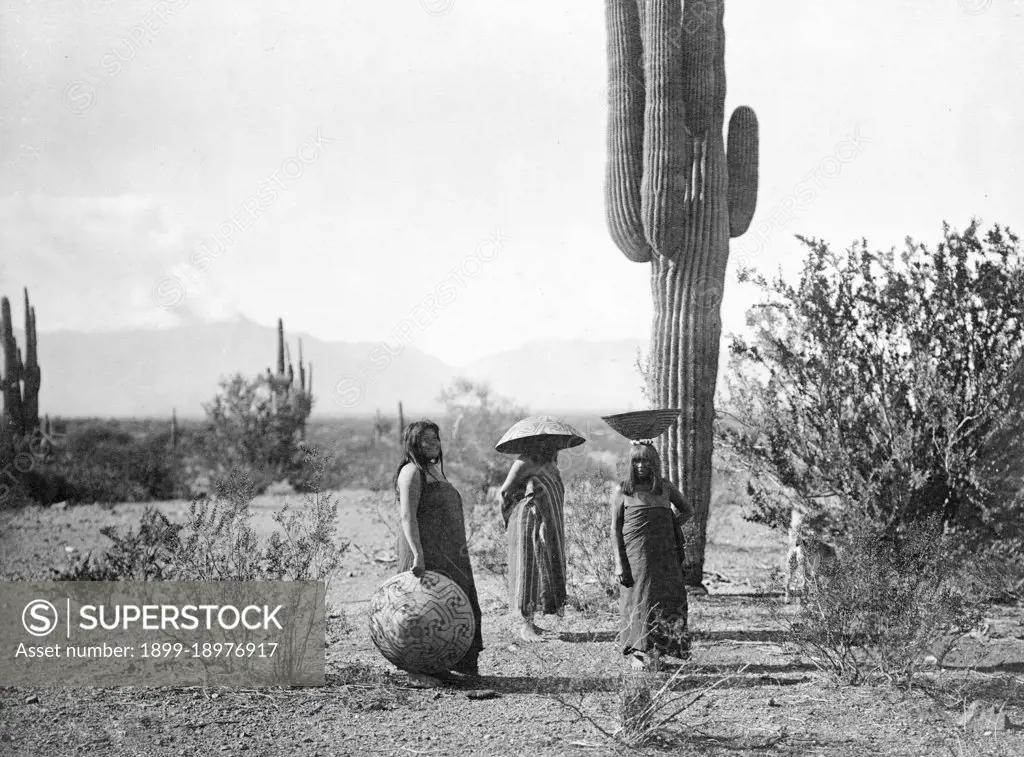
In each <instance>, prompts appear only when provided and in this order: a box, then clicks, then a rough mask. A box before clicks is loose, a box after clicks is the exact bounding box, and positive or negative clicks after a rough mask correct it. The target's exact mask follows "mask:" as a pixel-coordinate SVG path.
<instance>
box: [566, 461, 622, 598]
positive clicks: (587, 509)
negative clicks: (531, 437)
mask: <svg viewBox="0 0 1024 757" xmlns="http://www.w3.org/2000/svg"><path fill="white" fill-rule="evenodd" d="M613 488H614V483H613V482H610V481H608V480H606V479H605V478H604V477H603V476H602V475H600V474H591V475H590V476H589V477H587V476H576V477H575V478H573V479H572V480H571V481H570V482H569V484H568V485H567V486H566V488H565V543H566V552H567V555H566V556H567V559H568V563H569V565H568V575H567V576H566V583H567V588H568V590H569V595H570V599H571V601H572V603H573V604H574V606H575V607H576V609H578V610H585V609H590V608H595V607H602V608H604V607H607V606H608V602H609V600H610V599H613V598H614V597H617V596H618V582H617V581H616V580H615V558H614V555H613V552H612V548H611V518H610V516H609V512H610V511H609V503H610V502H611V493H612V489H613Z"/></svg>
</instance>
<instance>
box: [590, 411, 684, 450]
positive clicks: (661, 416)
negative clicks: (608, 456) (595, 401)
mask: <svg viewBox="0 0 1024 757" xmlns="http://www.w3.org/2000/svg"><path fill="white" fill-rule="evenodd" d="M681 412H682V410H678V409H677V410H669V409H665V410H634V411H633V412H631V413H618V414H616V415H602V416H601V420H603V421H604V422H605V423H607V424H608V425H609V426H611V427H612V428H613V429H615V431H617V432H618V433H620V434H621V435H622V436H624V437H626V438H627V439H629V440H630V441H632V442H638V441H641V440H644V441H650V440H652V439H654V438H655V437H657V436H661V435H662V434H664V433H665V432H666V431H668V429H669V427H670V426H671V425H672V424H673V423H675V422H676V418H678V417H679V414H680V413H681Z"/></svg>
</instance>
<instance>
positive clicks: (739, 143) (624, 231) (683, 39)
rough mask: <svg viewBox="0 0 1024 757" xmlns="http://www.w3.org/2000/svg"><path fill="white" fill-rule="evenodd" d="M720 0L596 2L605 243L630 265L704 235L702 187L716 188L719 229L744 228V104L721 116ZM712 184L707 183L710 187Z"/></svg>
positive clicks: (753, 138)
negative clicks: (600, 10)
mask: <svg viewBox="0 0 1024 757" xmlns="http://www.w3.org/2000/svg"><path fill="white" fill-rule="evenodd" d="M724 13H725V6H724V1H723V0H702V1H700V2H697V1H696V0H690V1H688V2H685V3H682V2H681V1H680V0H646V2H644V1H639V2H638V0H606V6H605V19H606V25H607V33H608V76H609V85H608V87H609V88H608V93H609V96H608V160H607V165H606V176H605V209H606V216H607V221H608V227H609V231H610V234H611V237H612V240H613V241H614V242H615V244H616V245H617V246H618V247H619V249H620V250H621V251H622V252H623V254H624V255H625V256H626V257H627V258H628V259H629V260H632V261H634V262H641V263H642V262H649V261H650V260H651V259H652V255H654V256H658V257H661V258H665V259H669V260H671V259H674V258H675V257H677V256H678V255H680V254H688V253H689V252H690V251H692V250H693V249H694V248H695V247H699V246H700V245H701V243H702V239H706V237H707V230H706V229H705V228H704V221H705V218H704V213H703V212H702V211H703V209H704V208H705V206H706V205H707V204H708V203H713V200H712V199H711V198H710V197H708V195H709V193H715V192H717V191H718V188H719V186H721V187H722V188H724V189H725V198H724V199H725V200H726V202H727V214H728V217H729V220H728V223H729V233H730V235H731V236H734V237H735V236H739V235H740V234H742V233H744V232H745V231H746V229H747V228H748V227H749V225H750V222H751V220H752V218H753V214H754V208H755V201H756V196H757V160H758V133H757V117H756V116H755V114H754V111H753V110H751V109H750V108H748V107H746V106H741V107H739V108H737V109H736V111H735V112H734V113H733V116H732V118H731V119H730V122H729V142H728V157H727V166H722V165H721V164H720V163H719V159H720V156H722V155H723V154H724V153H725V150H724V148H723V146H722V142H721V139H722V135H721V131H722V127H723V122H724V114H725V91H726V86H725V84H726V82H725V27H724ZM713 184H714V185H715V186H712V185H713Z"/></svg>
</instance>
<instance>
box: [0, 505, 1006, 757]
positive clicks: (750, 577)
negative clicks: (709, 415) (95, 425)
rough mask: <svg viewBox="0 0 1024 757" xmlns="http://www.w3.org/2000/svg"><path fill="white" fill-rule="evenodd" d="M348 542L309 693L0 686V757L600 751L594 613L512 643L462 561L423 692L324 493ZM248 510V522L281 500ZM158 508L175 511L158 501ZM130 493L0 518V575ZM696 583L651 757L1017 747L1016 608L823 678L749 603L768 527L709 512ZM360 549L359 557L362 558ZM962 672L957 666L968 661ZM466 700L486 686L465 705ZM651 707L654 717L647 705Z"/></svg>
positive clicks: (373, 523)
mask: <svg viewBox="0 0 1024 757" xmlns="http://www.w3.org/2000/svg"><path fill="white" fill-rule="evenodd" d="M337 496H338V498H339V503H340V513H339V526H340V532H341V534H342V535H344V536H345V537H346V538H348V539H351V540H352V541H353V543H354V544H355V545H356V547H354V548H352V549H350V550H349V552H348V553H347V556H346V562H345V566H344V569H343V571H342V573H341V576H340V578H339V579H338V580H337V581H336V582H335V583H334V584H333V585H332V587H331V590H330V592H329V597H328V602H329V605H328V606H329V612H330V614H331V616H332V617H330V619H329V621H328V638H327V649H326V661H327V671H328V680H327V686H325V687H322V688H315V689H294V690H280V689H277V690H260V691H256V690H250V691H238V690H225V689H220V690H212V689H201V688H183V689H141V688H140V689H133V688H119V689H100V688H88V689H82V688H77V689H38V690H31V689H25V688H19V689H13V688H6V689H0V754H11V755H63V754H85V753H95V754H104V755H106V754H109V755H116V756H118V757H120V756H121V755H139V754H145V755H152V756H155V755H191V754H240V755H242V754H244V755H357V754H394V755H416V754H435V755H462V754H544V755H547V754H551V755H554V754H590V755H593V754H612V753H616V751H617V750H621V749H622V747H620V746H619V745H617V743H616V742H615V741H614V740H611V739H609V738H607V737H606V736H605V735H604V734H603V733H602V729H603V730H604V731H611V730H614V729H615V728H616V726H617V720H616V717H615V715H616V708H617V707H618V704H619V701H620V692H621V690H622V685H623V681H624V680H625V677H626V676H627V674H626V672H625V671H624V668H623V662H622V659H621V655H620V654H619V652H618V649H617V646H616V644H615V641H614V637H615V632H616V616H615V614H614V613H613V612H612V611H611V607H609V608H608V609H606V610H605V609H601V608H598V609H597V610H596V611H590V612H587V613H580V612H576V611H573V610H569V611H567V612H566V614H565V616H564V617H562V618H551V619H550V620H549V621H548V622H546V623H544V624H543V625H544V626H545V627H546V628H547V629H548V631H549V633H548V634H547V636H546V638H547V641H546V642H545V643H542V644H534V645H525V644H522V643H517V642H516V639H515V637H514V636H513V635H512V633H511V625H510V623H509V619H508V617H507V615H506V613H507V603H506V599H505V585H504V581H503V579H502V577H501V576H497V575H494V574H491V573H488V572H487V571H485V570H484V569H483V568H482V567H479V566H475V571H476V576H477V583H478V591H479V594H480V598H481V604H482V607H483V613H484V618H483V631H484V643H485V647H486V648H485V651H484V652H483V654H482V656H481V661H480V667H481V674H482V676H483V677H482V679H481V680H480V681H478V682H476V683H474V684H472V685H466V684H462V685H457V684H452V685H449V686H446V687H445V688H442V689H436V690H423V689H417V688H414V687H412V686H410V685H409V681H408V679H407V677H406V676H405V675H404V674H402V673H401V672H399V671H396V670H395V669H394V667H393V666H391V665H390V664H389V663H388V662H387V661H386V660H384V659H383V658H382V657H381V655H380V654H379V653H378V652H377V650H376V649H375V648H374V647H373V645H372V643H371V642H370V639H369V634H368V632H367V626H366V611H367V607H368V602H369V597H370V595H371V594H372V592H373V591H374V590H375V589H376V588H377V586H379V585H380V584H381V583H382V582H383V581H384V580H386V578H387V577H388V576H390V575H391V574H392V572H393V570H392V567H391V565H390V564H388V563H385V562H380V561H379V559H382V558H384V557H386V556H387V553H389V552H390V551H391V550H392V547H393V544H394V541H393V536H392V534H391V532H390V531H389V529H388V526H387V525H386V523H385V521H387V520H388V516H387V515H385V517H384V518H383V519H382V518H381V517H380V515H381V511H380V510H378V507H377V503H378V502H380V498H379V497H378V496H377V495H375V494H373V493H371V492H363V491H343V492H338V493H337ZM287 499H290V500H291V501H292V502H293V503H294V504H295V505H298V504H299V503H301V501H302V500H301V498H300V497H296V496H292V497H290V498H287V497H283V496H265V497H260V498H258V499H257V500H256V501H255V502H254V508H253V509H254V521H253V523H254V525H255V527H256V528H257V530H258V531H262V532H266V531H267V530H268V529H269V528H271V527H272V526H273V523H272V520H271V515H272V514H273V512H275V511H276V510H277V509H278V508H280V506H281V505H282V503H283V502H284V501H286V500H287ZM160 509H161V510H162V511H163V512H164V513H165V514H166V515H167V516H168V517H170V518H171V519H172V520H173V519H180V518H182V517H183V516H184V514H185V511H186V509H187V503H184V502H170V503H161V504H160ZM142 510H143V506H142V505H118V506H116V507H112V508H106V507H101V506H79V507H75V508H71V509H60V508H29V509H25V510H22V511H20V512H14V513H12V512H5V513H2V514H0V529H2V530H0V572H2V576H3V578H5V579H6V580H26V579H29V578H33V577H39V571H40V569H41V568H42V567H43V566H47V565H60V564H61V563H62V562H63V561H64V560H65V559H66V554H67V552H68V550H69V549H73V550H88V549H90V548H95V547H97V546H101V545H103V544H104V543H105V541H106V540H105V538H104V537H102V536H101V535H100V534H99V529H100V528H101V527H102V526H104V525H108V524H120V525H123V526H125V527H127V526H130V525H134V524H135V523H137V520H138V517H139V515H140V514H141V512H142ZM709 537H710V541H711V543H710V545H709V550H708V558H707V565H706V571H707V584H708V587H709V589H710V592H711V593H710V595H709V596H706V597H699V596H694V597H691V601H690V626H691V629H693V631H694V632H695V634H696V641H695V645H694V651H693V657H692V659H691V661H690V662H689V663H687V664H686V665H685V667H683V668H682V670H678V666H675V667H673V665H672V664H669V665H668V666H667V668H666V669H665V670H664V671H662V672H660V673H652V674H649V681H650V682H652V683H654V684H655V685H656V687H657V686H658V685H660V684H661V683H663V682H664V681H666V680H668V678H669V677H670V676H672V675H673V674H677V684H678V685H677V686H676V687H675V690H674V691H673V692H669V697H668V698H670V699H672V700H673V702H674V705H673V708H678V707H680V706H682V705H683V704H686V703H688V702H690V700H691V699H694V698H695V695H696V692H698V691H699V690H700V689H701V688H702V687H706V686H708V685H710V684H711V683H717V685H716V687H715V688H714V689H712V690H710V691H708V692H706V693H704V694H703V695H702V696H700V697H696V700H695V701H694V702H693V703H692V704H690V705H689V706H687V707H685V708H683V709H682V711H681V712H680V713H679V715H678V716H677V717H675V718H673V719H672V720H671V722H670V723H669V724H668V726H667V727H666V728H665V729H664V730H663V738H662V739H661V740H660V741H655V742H653V743H652V744H650V745H648V746H646V747H643V748H641V749H638V750H637V751H639V752H641V753H655V752H659V751H663V750H665V749H668V748H671V749H673V750H678V751H679V752H680V753H699V754H766V755H810V754H821V755H858V756H859V755H864V754H893V755H938V754H953V755H982V754H985V755H988V754H992V755H1002V754H1005V755H1020V754H1024V730H1022V725H1024V624H1022V613H1021V608H1019V607H1017V608H1007V607H1001V608H997V610H996V612H994V613H993V616H992V618H990V622H989V628H988V633H987V635H986V636H984V637H982V638H979V639H973V638H965V639H964V640H963V641H962V643H961V645H960V648H959V650H958V651H957V653H956V654H955V655H954V656H953V657H952V658H951V662H952V663H953V665H952V666H951V667H949V668H948V669H945V670H942V671H938V672H937V673H936V674H935V675H932V676H929V678H928V681H927V682H928V684H929V685H928V686H926V687H924V688H923V689H921V690H914V691H911V692H906V691H900V690H895V689H893V688H890V687H877V686H859V687H835V686H833V685H831V684H829V683H828V682H827V680H826V679H825V677H824V676H823V675H821V674H820V673H819V672H818V671H817V670H816V669H815V668H814V666H813V665H811V664H810V663H809V662H808V661H806V660H804V659H801V658H800V657H799V656H798V655H796V654H795V652H794V650H793V649H791V648H790V647H789V646H788V645H787V644H786V643H785V641H784V637H783V635H782V631H781V629H780V627H779V625H778V623H777V622H775V621H774V620H773V619H772V615H771V613H770V612H769V610H768V603H770V602H772V601H776V600H777V598H776V596H775V592H776V591H777V588H778V586H777V582H776V579H777V574H775V573H773V571H776V570H777V566H779V565H780V562H781V557H782V552H783V543H782V539H781V538H780V537H779V536H777V535H775V534H772V533H770V532H767V531H766V530H764V529H761V528H759V527H756V526H753V525H751V524H749V523H746V522H745V521H743V520H742V518H741V517H740V515H739V512H738V511H737V510H736V509H734V508H728V507H726V508H722V509H721V511H720V512H717V513H715V514H714V517H713V518H712V521H711V523H710V526H709ZM375 558H376V559H375ZM968 667H974V668H976V670H974V671H972V670H968ZM481 692H484V695H485V696H488V697H490V698H483V699H478V698H476V697H478V696H480V695H481ZM973 701H977V702H979V703H982V704H987V705H991V704H995V705H1002V706H1004V707H1005V713H1006V715H1007V722H1008V724H1009V725H1008V727H1007V729H1005V730H998V729H989V730H985V729H974V728H966V729H965V728H963V727H961V725H960V723H959V718H961V717H962V715H963V708H964V706H966V705H967V704H968V703H970V702H973ZM666 714H668V710H666Z"/></svg>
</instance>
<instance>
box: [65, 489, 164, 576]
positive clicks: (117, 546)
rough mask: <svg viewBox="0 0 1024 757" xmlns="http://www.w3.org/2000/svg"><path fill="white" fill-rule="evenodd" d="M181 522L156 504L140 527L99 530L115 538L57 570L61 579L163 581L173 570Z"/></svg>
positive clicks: (145, 512)
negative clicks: (98, 551)
mask: <svg viewBox="0 0 1024 757" xmlns="http://www.w3.org/2000/svg"><path fill="white" fill-rule="evenodd" d="M181 528H182V527H181V525H178V524H174V523H171V522H170V521H169V520H168V519H167V517H166V516H165V515H164V514H163V513H161V512H160V511H159V510H157V509H156V508H153V507H147V508H146V509H145V511H144V512H143V513H142V519H141V522H140V523H139V530H138V531H137V532H136V531H133V530H132V529H130V528H129V529H128V531H127V533H125V534H124V535H122V534H121V532H120V530H119V529H118V528H117V527H116V526H104V527H103V528H101V529H100V533H101V534H103V535H104V536H106V537H107V538H108V539H110V541H111V542H112V544H111V546H110V547H108V548H107V549H106V551H105V552H104V553H102V554H101V555H98V556H94V555H93V554H92V553H91V552H90V553H86V554H85V555H84V556H76V557H75V558H73V560H72V563H71V564H70V565H69V567H68V568H66V569H65V570H63V571H60V572H59V573H58V578H57V580H59V581H164V580H169V579H170V578H171V576H172V574H173V573H174V556H175V553H176V552H177V549H178V546H179V542H178V534H179V532H180V531H181Z"/></svg>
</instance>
